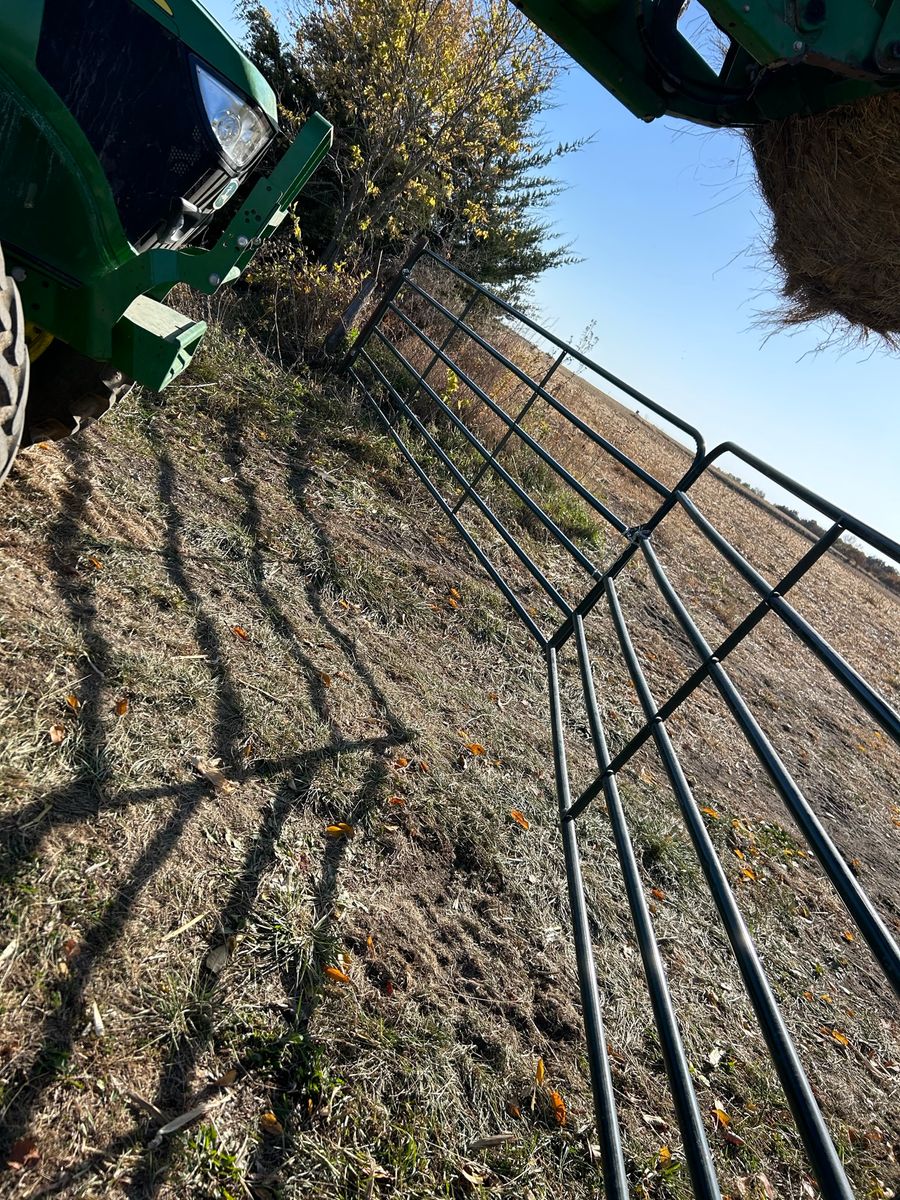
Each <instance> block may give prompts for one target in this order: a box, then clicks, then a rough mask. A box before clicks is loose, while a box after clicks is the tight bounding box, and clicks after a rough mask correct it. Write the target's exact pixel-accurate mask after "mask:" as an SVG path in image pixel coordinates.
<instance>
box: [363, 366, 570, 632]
mask: <svg viewBox="0 0 900 1200" xmlns="http://www.w3.org/2000/svg"><path fill="white" fill-rule="evenodd" d="M361 353H362V356H363V357H364V358H365V360H366V362H367V363H368V364H369V366H370V367H372V368H373V369H374V370H375V372H376V373H377V374H378V376H379V378H380V379H381V382H382V383H383V384H384V386H385V387H386V388H387V389H388V391H389V392H390V394H391V396H392V397H393V399H394V402H395V404H398V405H399V406H400V409H401V411H402V412H403V414H404V416H405V417H406V418H407V419H408V420H409V421H411V422H412V423H413V425H415V427H416V429H417V430H418V432H419V433H420V434H421V436H422V437H423V438H424V440H425V442H426V443H427V445H428V447H429V449H430V450H431V452H432V453H433V454H434V455H435V456H436V457H437V458H438V460H439V461H440V462H442V463H443V464H444V466H445V467H446V468H447V470H448V471H449V472H450V473H451V475H452V476H453V477H454V479H455V480H456V481H457V483H459V484H460V485H463V486H464V485H465V483H466V477H465V475H463V473H462V472H461V471H460V469H459V468H458V467H457V465H456V463H454V461H453V459H452V458H450V456H449V455H448V454H447V452H446V451H445V450H444V449H443V447H442V446H441V445H440V444H439V443H438V441H437V439H436V438H435V437H434V436H433V435H432V434H431V433H430V432H429V431H428V429H427V428H426V427H425V425H424V424H423V422H422V421H421V420H420V419H419V418H418V417H417V416H416V414H415V413H414V412H413V410H412V409H411V408H410V406H409V405H408V404H407V403H406V401H405V400H404V399H403V397H402V396H401V395H400V393H399V392H398V391H397V389H396V388H395V387H394V385H393V384H392V383H391V382H390V380H389V379H388V377H387V376H386V375H385V374H384V372H383V371H382V369H381V368H380V367H379V366H378V364H377V363H376V362H375V360H374V359H373V358H372V357H371V355H370V354H369V352H368V350H365V349H363V350H362V351H361ZM404 361H405V360H404ZM425 386H426V387H427V386H428V385H427V384H426V385H425ZM472 498H473V500H474V501H475V503H476V504H477V505H478V508H479V509H480V510H481V512H482V514H483V515H484V516H485V517H486V518H487V520H488V521H489V522H490V524H491V525H492V526H493V527H494V529H496V531H497V533H499V534H500V536H501V538H503V540H504V542H506V544H507V546H509V548H510V550H512V552H513V554H515V556H516V557H517V558H518V559H519V561H520V562H521V563H522V565H523V566H524V567H525V569H526V571H528V572H529V574H530V575H531V576H532V578H534V579H535V580H536V581H537V582H538V583H539V584H540V586H541V587H542V588H543V589H544V591H545V592H546V593H547V595H548V596H549V597H550V599H551V600H552V601H553V603H554V604H556V605H557V607H558V608H560V609H561V610H562V611H563V612H564V613H569V612H571V609H570V608H569V606H568V604H567V603H566V601H565V600H564V599H563V597H562V595H561V594H560V592H559V591H558V590H557V589H556V588H555V587H554V585H553V584H552V583H551V582H550V580H549V579H548V578H547V577H546V575H545V574H544V573H543V571H542V570H541V569H540V567H538V565H537V563H535V561H534V559H533V558H531V556H530V555H529V554H527V553H526V552H525V550H524V549H523V548H522V546H521V545H520V544H519V542H518V541H517V540H516V539H515V538H514V537H513V535H512V534H511V533H510V532H509V530H508V529H507V528H506V526H505V525H504V524H503V522H502V521H501V520H500V518H499V517H498V516H497V515H496V513H495V512H494V511H493V509H492V508H491V507H490V505H489V504H488V503H487V501H486V500H483V499H482V498H481V496H479V495H478V494H477V493H476V494H475V495H474V496H473V497H472Z"/></svg>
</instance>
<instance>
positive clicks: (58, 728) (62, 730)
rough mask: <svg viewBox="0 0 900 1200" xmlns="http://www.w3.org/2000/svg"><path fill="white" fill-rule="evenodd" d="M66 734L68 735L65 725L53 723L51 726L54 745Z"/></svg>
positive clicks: (51, 738) (51, 737)
mask: <svg viewBox="0 0 900 1200" xmlns="http://www.w3.org/2000/svg"><path fill="white" fill-rule="evenodd" d="M65 736H66V727H65V725H51V726H50V741H51V742H52V743H53V745H54V746H58V745H59V743H60V742H61V741H62V740H63V738H64V737H65Z"/></svg>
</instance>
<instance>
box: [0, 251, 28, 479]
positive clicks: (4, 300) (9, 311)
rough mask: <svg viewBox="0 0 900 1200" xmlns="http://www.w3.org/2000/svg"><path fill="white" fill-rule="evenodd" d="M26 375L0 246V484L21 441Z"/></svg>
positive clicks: (21, 322)
mask: <svg viewBox="0 0 900 1200" xmlns="http://www.w3.org/2000/svg"><path fill="white" fill-rule="evenodd" d="M28 378H29V360H28V347H27V345H26V344H25V318H24V316H23V314H22V300H21V297H20V296H19V289H18V288H17V287H16V284H15V280H13V279H11V278H10V276H9V275H7V274H6V266H5V264H4V261H3V251H2V249H0V483H2V482H3V480H4V479H5V478H6V476H7V475H8V474H9V469H10V467H11V466H12V464H13V460H14V459H15V457H16V454H17V453H18V450H19V447H20V446H21V444H22V436H23V432H24V428H25V402H26V400H27V399H28Z"/></svg>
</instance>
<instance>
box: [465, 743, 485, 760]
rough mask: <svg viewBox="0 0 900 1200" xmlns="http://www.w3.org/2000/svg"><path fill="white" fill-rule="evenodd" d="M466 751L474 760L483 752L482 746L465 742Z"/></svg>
mask: <svg viewBox="0 0 900 1200" xmlns="http://www.w3.org/2000/svg"><path fill="white" fill-rule="evenodd" d="M466 749H467V750H468V752H469V753H470V754H472V755H474V756H475V757H476V758H477V757H478V756H479V754H484V752H485V751H484V746H482V744H481V743H480V742H466Z"/></svg>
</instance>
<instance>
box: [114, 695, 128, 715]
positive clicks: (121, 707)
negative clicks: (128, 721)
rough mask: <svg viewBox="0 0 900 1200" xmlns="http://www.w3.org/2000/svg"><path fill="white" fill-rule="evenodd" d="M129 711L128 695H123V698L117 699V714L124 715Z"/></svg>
mask: <svg viewBox="0 0 900 1200" xmlns="http://www.w3.org/2000/svg"><path fill="white" fill-rule="evenodd" d="M127 712H128V697H127V696H123V697H122V699H121V700H117V701H116V716H117V717H124V716H125V714H126V713H127Z"/></svg>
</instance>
